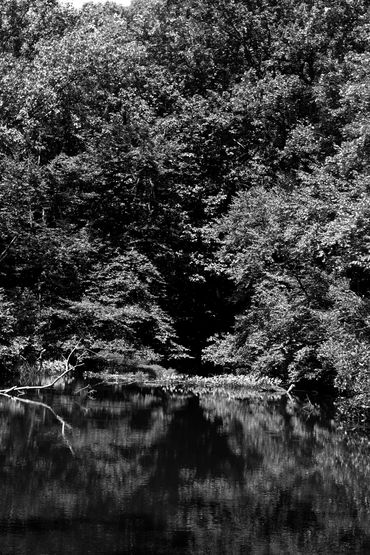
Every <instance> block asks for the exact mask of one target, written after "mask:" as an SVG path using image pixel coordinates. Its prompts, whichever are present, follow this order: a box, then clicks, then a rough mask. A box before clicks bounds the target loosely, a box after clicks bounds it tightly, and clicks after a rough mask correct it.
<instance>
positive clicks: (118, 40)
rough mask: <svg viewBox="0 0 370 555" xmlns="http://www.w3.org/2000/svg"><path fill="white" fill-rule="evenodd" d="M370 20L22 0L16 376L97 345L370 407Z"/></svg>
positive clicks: (8, 294) (7, 136)
mask: <svg viewBox="0 0 370 555" xmlns="http://www.w3.org/2000/svg"><path fill="white" fill-rule="evenodd" d="M369 24H370V14H369V12H368V6H367V3H366V2H365V1H364V0H335V1H334V0H326V1H325V2H324V1H323V0H314V1H311V0H310V1H309V0H300V1H297V2H293V1H291V0H285V1H283V2H278V3H276V2H274V1H273V0H264V1H262V0H261V1H260V0H255V1H254V0H253V1H250V2H245V1H242V0H227V1H226V0H212V1H210V0H183V1H182V2H179V1H177V0H151V1H144V0H134V1H133V3H132V5H131V7H129V8H123V7H120V6H117V5H116V4H114V2H108V3H106V4H103V5H89V4H88V5H86V6H85V7H84V8H83V9H81V10H74V9H73V8H72V7H68V6H65V5H63V6H62V5H61V4H59V3H58V1H57V0H4V1H3V2H2V3H1V6H0V51H1V56H0V65H1V71H0V169H1V171H0V261H1V271H0V301H1V302H0V324H1V326H0V327H1V330H0V342H1V343H0V354H1V372H2V377H3V379H5V378H11V379H15V377H16V376H17V373H19V372H20V371H21V370H22V368H24V367H25V366H27V365H28V366H30V365H31V366H33V367H37V368H40V371H41V370H42V366H43V364H45V363H46V364H50V361H55V360H58V359H60V358H61V357H62V356H63V355H64V356H66V355H67V353H68V352H69V351H70V350H71V348H73V346H74V345H75V344H76V343H77V341H79V342H80V343H79V344H80V345H81V349H83V350H84V352H86V353H89V357H90V358H91V359H94V360H96V359H98V358H99V359H100V360H106V359H108V358H110V359H112V358H116V360H120V361H125V363H134V364H135V363H136V364H137V363H139V362H140V363H143V362H144V363H161V364H163V365H171V366H178V367H181V368H182V369H184V368H185V369H186V367H188V368H194V367H195V366H199V365H200V364H202V365H203V372H206V371H208V372H209V373H216V372H218V371H220V369H223V370H225V369H226V370H227V371H229V372H232V373H236V374H240V373H242V374H250V373H252V374H253V375H259V376H266V377H269V378H273V379H278V380H281V382H282V383H283V384H284V385H285V386H286V387H288V386H289V385H290V384H292V383H295V384H303V385H304V386H308V385H309V386H311V387H312V386H313V387H315V388H319V387H323V386H324V387H326V388H334V389H335V390H336V391H337V392H339V393H340V394H341V395H346V396H347V397H349V398H351V399H352V400H354V401H353V402H354V405H355V406H356V407H357V408H359V407H360V408H361V410H364V411H366V410H368V407H369V405H370V372H369V365H370V300H369V299H370V285H369V284H370V280H369V277H370V263H369V261H370V249H369V247H370V227H369V214H370V197H369V187H370V183H369V171H368V170H369V162H368V159H369V140H370V139H369V137H370V134H369V130H370V119H369V103H370V81H369V69H368V67H369V57H370V44H369V40H370V37H369ZM45 361H46V362H45Z"/></svg>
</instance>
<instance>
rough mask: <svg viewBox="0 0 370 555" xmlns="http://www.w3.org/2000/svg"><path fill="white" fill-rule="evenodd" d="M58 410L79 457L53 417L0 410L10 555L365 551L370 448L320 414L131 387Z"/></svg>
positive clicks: (2, 501)
mask: <svg viewBox="0 0 370 555" xmlns="http://www.w3.org/2000/svg"><path fill="white" fill-rule="evenodd" d="M45 400H46V401H47V400H48V399H45ZM49 402H52V406H53V409H54V410H55V411H56V412H57V413H58V414H60V415H61V417H62V418H64V419H66V420H67V421H68V422H69V423H71V424H72V426H73V431H72V433H71V434H70V435H69V440H70V442H71V445H72V447H73V452H74V453H75V456H73V454H72V453H71V451H70V450H69V449H68V448H67V447H66V445H65V443H64V442H63V438H62V437H61V434H60V427H58V423H57V422H55V419H54V420H53V418H52V415H50V414H49V412H48V411H42V410H37V409H36V407H29V406H19V405H14V404H9V403H7V401H6V400H3V401H2V403H1V405H0V524H1V526H0V541H1V545H2V546H4V547H2V548H3V550H4V552H7V551H6V549H7V548H8V551H9V552H11V549H13V548H14V546H16V548H17V550H18V552H22V553H31V552H32V549H34V551H33V552H38V551H39V550H40V549H42V551H43V552H48V553H65V552H67V551H68V552H71V553H82V552H85V551H87V550H88V548H89V546H91V547H90V548H91V549H92V552H94V553H95V552H102V553H113V552H116V553H122V552H132V553H140V552H143V553H144V552H146V553H152V552H155V553H190V552H191V553H209V552H212V551H213V552H215V553H240V552H242V553H294V554H295V553H298V554H299V553H320V552H328V549H329V548H328V546H330V551H331V552H333V553H348V552H350V551H354V552H357V553H362V552H366V546H368V545H369V543H366V542H369V541H370V540H369V535H368V530H369V524H370V522H369V516H368V515H369V499H370V480H369V478H370V462H369V458H368V456H367V455H368V454H367V452H366V448H365V447H364V446H363V447H362V448H361V449H359V448H358V447H357V445H356V448H354V446H351V445H348V444H345V443H343V442H341V441H339V438H338V436H337V435H336V434H335V432H333V431H332V430H330V429H329V428H327V427H325V425H324V424H323V423H320V420H319V417H318V415H316V416H312V415H311V416H309V417H306V418H302V415H301V414H300V412H299V411H297V409H296V407H294V406H293V405H290V406H288V407H286V406H284V401H280V402H279V403H276V401H275V402H269V401H268V400H264V401H263V400H261V399H259V400H258V402H254V401H253V400H249V401H244V402H238V401H235V400H227V399H226V398H224V397H220V398H217V397H212V398H211V397H207V398H203V399H202V400H200V401H199V400H198V399H197V398H180V397H174V398H161V397H160V396H157V395H154V394H153V395H151V394H147V395H142V394H139V393H134V392H131V393H129V392H127V391H126V392H121V393H119V394H117V395H116V396H114V395H110V396H108V397H106V398H104V397H102V398H101V399H95V400H94V399H85V400H84V401H82V402H81V404H78V403H77V402H75V400H74V399H72V398H69V397H67V396H56V397H54V398H50V399H49ZM43 527H46V528H47V529H48V530H49V532H45V530H44V528H43ZM36 529H38V530H39V532H37V533H38V534H39V535H40V534H41V532H40V530H44V531H43V532H42V534H41V538H40V537H39V538H38V541H39V544H38V547H37V549H36V550H35V546H34V544H33V542H34V541H36V540H35V537H36V535H37V534H36V531H35V530H36ZM20 532H22V533H20ZM21 536H22V539H21ZM58 541H59V543H58ZM40 542H41V543H40ZM129 545H131V546H133V547H132V551H130V549H128V547H127V546H129ZM99 546H100V547H99ZM125 549H126V551H124V550H125ZM99 550H100V551H99ZM114 550H115V551H114ZM140 550H141V551H140Z"/></svg>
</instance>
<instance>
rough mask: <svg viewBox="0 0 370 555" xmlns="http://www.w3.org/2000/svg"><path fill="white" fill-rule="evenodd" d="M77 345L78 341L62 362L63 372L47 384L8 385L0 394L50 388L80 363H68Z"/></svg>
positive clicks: (0, 390) (8, 394)
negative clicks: (63, 365)
mask: <svg viewBox="0 0 370 555" xmlns="http://www.w3.org/2000/svg"><path fill="white" fill-rule="evenodd" d="M78 346H79V343H77V345H76V346H75V347H73V349H72V350H71V352H70V353H69V355H68V357H67V358H65V359H64V364H65V370H64V372H62V374H60V375H59V376H57V377H56V378H55V379H54V380H52V381H51V382H50V383H47V384H44V385H13V386H12V387H9V388H7V389H0V395H5V396H6V395H7V396H10V394H13V393H14V394H16V393H21V394H23V393H24V392H25V391H33V390H39V389H51V388H52V387H53V386H54V385H55V384H56V383H57V382H59V381H60V380H61V379H62V378H64V376H65V375H66V374H69V373H70V372H72V371H73V370H75V369H76V368H77V367H78V366H80V365H81V364H80V363H79V362H78V363H77V364H74V365H71V364H70V360H71V356H72V355H73V353H75V352H76V350H77V349H78ZM12 396H13V397H14V395H12Z"/></svg>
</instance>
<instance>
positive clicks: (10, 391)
mask: <svg viewBox="0 0 370 555" xmlns="http://www.w3.org/2000/svg"><path fill="white" fill-rule="evenodd" d="M78 347H79V343H77V345H76V346H75V347H74V348H73V349H72V350H71V352H70V353H69V355H68V357H67V358H65V359H64V364H65V370H64V372H62V373H61V374H60V375H59V376H57V377H56V378H54V379H53V380H52V381H51V382H49V383H47V384H44V385H13V386H12V387H9V388H7V389H0V396H2V397H5V398H7V399H10V400H11V401H14V402H19V403H23V404H27V405H33V406H36V407H40V408H43V409H46V410H47V411H49V412H50V413H51V414H52V415H53V416H54V417H55V418H56V420H57V421H58V422H59V423H60V424H61V427H62V436H63V439H64V440H65V442H66V444H67V446H68V448H69V449H70V451H71V453H72V454H74V453H73V449H72V446H71V444H70V443H69V441H68V440H67V438H66V436H65V430H66V429H69V430H71V429H72V426H71V425H70V424H68V422H66V421H65V420H63V418H62V417H61V416H59V415H58V414H57V413H56V412H55V411H54V409H52V407H50V406H49V405H47V404H46V403H43V402H41V401H34V400H32V399H26V398H24V397H22V396H23V395H25V393H26V392H27V391H35V390H42V389H51V388H52V387H53V386H54V385H55V384H56V383H57V382H59V381H60V380H61V379H63V378H64V376H66V375H67V374H69V373H70V372H72V371H74V370H75V369H76V368H77V367H78V366H80V365H81V363H80V362H77V364H73V365H72V364H71V363H70V361H71V357H72V355H73V354H74V353H75V352H76V350H77V349H78Z"/></svg>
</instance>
